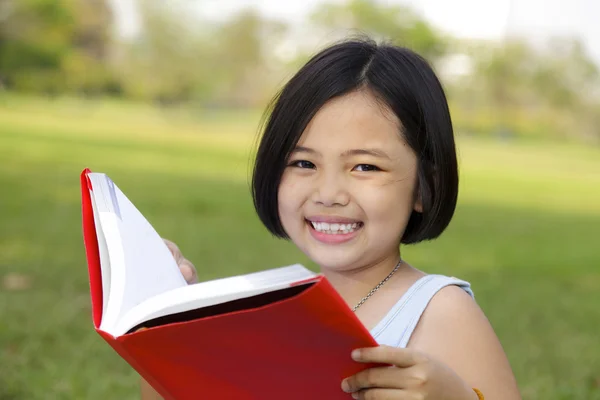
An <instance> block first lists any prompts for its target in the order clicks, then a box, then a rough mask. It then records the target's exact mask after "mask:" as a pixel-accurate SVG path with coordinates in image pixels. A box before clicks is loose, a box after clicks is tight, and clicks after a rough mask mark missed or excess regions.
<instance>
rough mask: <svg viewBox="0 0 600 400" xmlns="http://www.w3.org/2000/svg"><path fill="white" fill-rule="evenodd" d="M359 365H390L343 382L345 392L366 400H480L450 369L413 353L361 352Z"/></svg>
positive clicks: (380, 348)
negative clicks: (360, 363)
mask: <svg viewBox="0 0 600 400" xmlns="http://www.w3.org/2000/svg"><path fill="white" fill-rule="evenodd" d="M352 358H353V359H354V360H356V361H359V362H364V363H376V364H384V365H385V364H387V365H390V366H383V367H373V368H369V369H366V370H364V371H361V372H359V373H357V374H355V375H353V376H350V377H348V378H346V379H344V380H343V381H342V389H343V390H344V391H345V392H347V393H352V397H353V398H355V399H364V400H378V399H381V400H396V399H397V400H413V399H419V400H427V399H429V400H477V398H478V396H477V394H476V393H475V392H474V391H473V389H472V388H471V387H470V386H469V385H467V383H466V382H465V381H463V380H462V379H461V378H460V377H459V376H458V375H457V374H456V373H455V372H454V371H453V370H452V369H451V368H450V367H448V366H446V365H445V364H443V363H441V362H439V361H436V360H434V359H432V358H430V357H428V356H427V355H426V354H423V353H421V352H417V351H414V350H412V349H404V348H394V347H388V346H377V347H369V348H363V349H358V350H355V351H353V352H352Z"/></svg>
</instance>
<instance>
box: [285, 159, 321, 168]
mask: <svg viewBox="0 0 600 400" xmlns="http://www.w3.org/2000/svg"><path fill="white" fill-rule="evenodd" d="M289 165H290V167H297V168H302V169H314V168H315V164H313V163H311V162H310V161H306V160H297V161H293V162H291V163H290V164H289Z"/></svg>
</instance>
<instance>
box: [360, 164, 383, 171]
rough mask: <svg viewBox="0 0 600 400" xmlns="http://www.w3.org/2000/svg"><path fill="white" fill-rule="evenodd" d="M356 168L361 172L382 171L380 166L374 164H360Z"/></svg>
mask: <svg viewBox="0 0 600 400" xmlns="http://www.w3.org/2000/svg"><path fill="white" fill-rule="evenodd" d="M354 168H355V169H356V170H357V171H360V172H369V171H381V170H380V169H379V168H377V167H376V166H375V165H372V164H358V165H357V166H356V167H354Z"/></svg>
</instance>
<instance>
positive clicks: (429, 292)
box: [371, 275, 474, 347]
mask: <svg viewBox="0 0 600 400" xmlns="http://www.w3.org/2000/svg"><path fill="white" fill-rule="evenodd" d="M449 285H456V286H459V287H461V288H462V289H463V290H465V291H466V292H467V293H468V294H469V295H470V296H471V297H474V294H473V291H472V290H471V285H470V283H469V282H466V281H463V280H460V279H458V278H455V277H449V276H445V275H426V276H424V277H422V278H420V279H419V280H417V281H416V282H415V283H414V284H413V285H412V286H411V287H410V288H409V289H408V290H407V291H406V293H405V294H404V295H403V296H402V297H401V298H400V300H398V302H397V303H396V304H395V305H394V306H393V307H392V309H391V310H390V311H389V312H388V313H387V314H386V316H385V317H384V318H383V319H382V320H381V321H380V322H379V323H378V324H377V325H376V326H375V327H374V328H373V329H372V330H371V335H372V336H373V337H374V338H375V340H376V341H377V342H378V343H379V344H381V345H387V346H392V347H406V345H407V344H408V341H409V340H410V337H411V336H412V334H413V332H414V330H415V328H416V327H417V323H418V322H419V320H420V318H421V316H422V315H423V312H425V309H426V308H427V305H428V304H429V302H430V301H431V299H432V298H433V297H434V296H435V295H436V293H437V292H439V291H440V290H441V289H443V288H444V287H446V286H449Z"/></svg>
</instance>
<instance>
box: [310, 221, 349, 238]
mask: <svg viewBox="0 0 600 400" xmlns="http://www.w3.org/2000/svg"><path fill="white" fill-rule="evenodd" d="M311 224H312V226H313V228H315V230H316V231H318V232H323V233H328V234H331V235H335V234H342V233H350V232H354V231H355V230H356V228H358V226H359V224H358V223H356V222H355V223H353V224H338V223H333V224H329V223H327V222H311Z"/></svg>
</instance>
